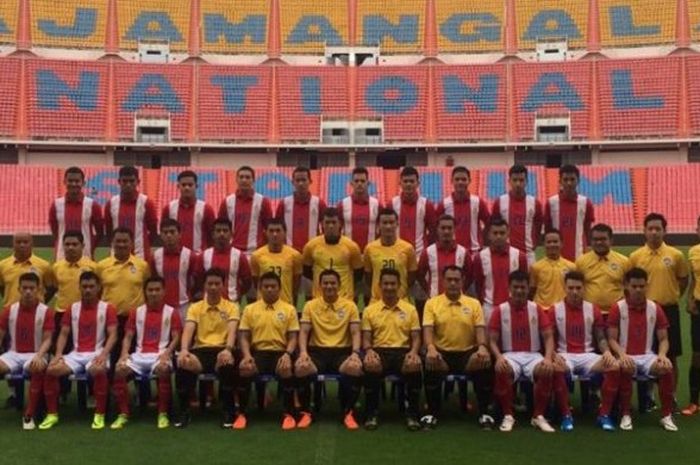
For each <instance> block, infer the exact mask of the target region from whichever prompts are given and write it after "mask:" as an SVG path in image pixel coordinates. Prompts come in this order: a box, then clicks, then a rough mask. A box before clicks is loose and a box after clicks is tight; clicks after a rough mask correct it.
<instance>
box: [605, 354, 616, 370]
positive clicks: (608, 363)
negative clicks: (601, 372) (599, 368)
mask: <svg viewBox="0 0 700 465" xmlns="http://www.w3.org/2000/svg"><path fill="white" fill-rule="evenodd" d="M616 363H617V359H616V358H615V356H614V355H613V354H612V353H611V352H610V351H609V350H606V351H605V352H603V368H612V367H613V366H615V364H616Z"/></svg>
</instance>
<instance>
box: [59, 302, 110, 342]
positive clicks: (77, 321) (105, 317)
mask: <svg viewBox="0 0 700 465" xmlns="http://www.w3.org/2000/svg"><path fill="white" fill-rule="evenodd" d="M116 325H117V310H116V309H115V308H114V306H113V305H111V304H108V303H107V302H104V301H102V300H100V301H99V302H97V304H96V305H95V306H90V307H88V306H86V305H84V304H83V303H82V302H75V303H74V304H73V305H71V307H70V309H69V310H68V311H67V312H66V314H65V315H63V319H62V320H61V326H67V327H69V328H70V329H71V335H72V336H73V347H74V349H73V350H74V351H76V352H98V351H100V350H102V349H104V345H105V341H106V340H107V328H108V327H110V326H116Z"/></svg>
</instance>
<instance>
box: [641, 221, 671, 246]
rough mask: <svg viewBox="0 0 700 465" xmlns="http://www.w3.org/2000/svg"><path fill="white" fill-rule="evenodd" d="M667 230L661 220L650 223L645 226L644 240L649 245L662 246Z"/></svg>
mask: <svg viewBox="0 0 700 465" xmlns="http://www.w3.org/2000/svg"><path fill="white" fill-rule="evenodd" d="M665 233H666V230H665V229H664V225H663V224H662V223H661V220H653V221H648V222H647V224H646V226H644V238H645V239H646V241H647V242H648V243H649V244H655V245H658V244H661V242H662V241H663V240H664V235H665Z"/></svg>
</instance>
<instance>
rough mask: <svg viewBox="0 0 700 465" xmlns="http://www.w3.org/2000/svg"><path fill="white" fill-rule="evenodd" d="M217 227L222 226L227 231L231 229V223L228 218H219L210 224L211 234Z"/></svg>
mask: <svg viewBox="0 0 700 465" xmlns="http://www.w3.org/2000/svg"><path fill="white" fill-rule="evenodd" d="M217 225H224V226H226V227H227V228H228V229H229V230H232V229H233V223H231V220H229V219H228V218H225V217H223V216H220V217H218V218H217V219H215V220H214V224H212V232H213V230H214V228H216V226H217Z"/></svg>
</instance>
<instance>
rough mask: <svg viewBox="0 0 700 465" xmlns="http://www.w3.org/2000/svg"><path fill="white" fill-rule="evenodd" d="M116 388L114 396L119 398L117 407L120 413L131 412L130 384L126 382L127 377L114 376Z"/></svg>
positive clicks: (113, 387)
mask: <svg viewBox="0 0 700 465" xmlns="http://www.w3.org/2000/svg"><path fill="white" fill-rule="evenodd" d="M112 389H114V397H116V398H117V408H118V409H119V413H121V414H124V415H128V414H129V386H128V385H127V384H126V378H120V377H116V376H115V377H114V381H113V382H112Z"/></svg>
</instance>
